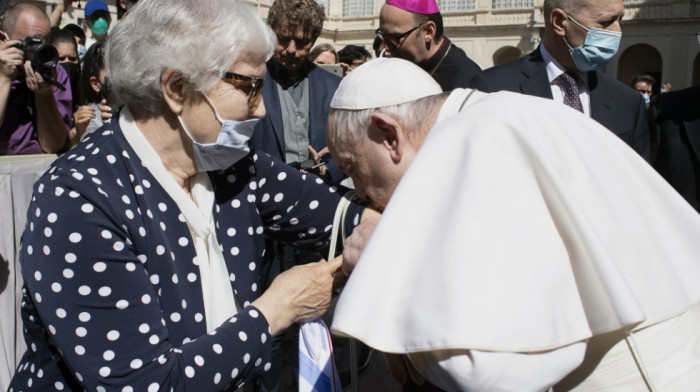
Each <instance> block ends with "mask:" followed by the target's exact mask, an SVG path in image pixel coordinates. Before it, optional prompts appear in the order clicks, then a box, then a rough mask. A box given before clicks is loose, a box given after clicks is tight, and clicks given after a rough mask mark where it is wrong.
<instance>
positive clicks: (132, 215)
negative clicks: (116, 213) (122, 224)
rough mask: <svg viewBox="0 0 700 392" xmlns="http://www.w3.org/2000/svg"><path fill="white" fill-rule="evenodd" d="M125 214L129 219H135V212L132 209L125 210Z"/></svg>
mask: <svg viewBox="0 0 700 392" xmlns="http://www.w3.org/2000/svg"><path fill="white" fill-rule="evenodd" d="M124 215H126V217H127V218H129V219H134V212H133V211H131V210H125V211H124Z"/></svg>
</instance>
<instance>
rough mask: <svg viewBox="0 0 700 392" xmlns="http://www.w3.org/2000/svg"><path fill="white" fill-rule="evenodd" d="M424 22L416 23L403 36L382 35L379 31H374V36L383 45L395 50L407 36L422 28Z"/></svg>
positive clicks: (396, 34) (393, 34) (395, 34)
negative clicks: (382, 42)
mask: <svg viewBox="0 0 700 392" xmlns="http://www.w3.org/2000/svg"><path fill="white" fill-rule="evenodd" d="M424 24H425V22H421V23H418V24H417V25H415V26H413V27H412V28H411V29H410V30H408V31H407V32H405V33H403V34H399V33H382V32H381V31H379V29H376V30H374V34H376V35H377V37H379V38H380V39H381V40H382V41H384V43H385V44H387V45H389V46H390V47H393V48H396V47H398V46H400V45H401V42H402V41H403V40H404V38H406V37H407V36H408V35H409V34H411V33H412V32H414V31H416V29H417V28H419V27H421V26H423V25H424Z"/></svg>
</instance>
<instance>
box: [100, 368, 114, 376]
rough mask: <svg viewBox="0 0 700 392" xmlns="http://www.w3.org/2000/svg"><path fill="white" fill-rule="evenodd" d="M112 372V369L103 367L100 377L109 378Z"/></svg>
mask: <svg viewBox="0 0 700 392" xmlns="http://www.w3.org/2000/svg"><path fill="white" fill-rule="evenodd" d="M111 372H112V369H110V368H109V367H107V366H103V367H101V368H100V376H102V377H107V376H109V374H110V373H111Z"/></svg>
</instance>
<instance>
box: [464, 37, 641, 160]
mask: <svg viewBox="0 0 700 392" xmlns="http://www.w3.org/2000/svg"><path fill="white" fill-rule="evenodd" d="M469 85H470V87H472V88H476V89H478V90H480V91H484V92H494V91H502V90H506V91H513V92H519V93H522V94H527V95H534V96H537V97H542V98H549V99H552V89H551V87H550V85H549V78H548V77H547V68H546V65H545V63H544V60H543V59H542V54H541V53H540V49H539V48H537V49H536V50H534V51H533V52H532V53H530V55H528V56H525V57H521V58H519V59H517V60H514V61H511V62H509V63H505V64H501V65H497V66H495V67H492V68H489V69H487V70H484V71H482V72H481V73H480V74H478V75H476V76H475V77H474V79H472V80H471V82H470V83H469ZM588 88H589V91H590V101H591V117H592V118H593V119H594V120H596V121H597V122H599V123H600V124H602V125H603V126H605V127H606V128H608V129H609V130H611V131H612V132H613V133H615V134H616V135H617V136H619V137H620V139H622V140H624V141H625V143H627V144H628V145H629V146H630V147H632V148H633V149H634V150H635V151H637V152H638V153H639V155H641V156H642V157H644V159H646V160H647V161H649V159H650V150H649V126H648V122H647V111H646V105H645V104H644V99H643V98H642V95H641V94H639V93H638V92H636V91H634V90H633V89H632V88H630V87H628V86H626V85H624V84H623V83H621V82H619V81H617V80H615V79H613V78H611V77H609V76H607V75H605V74H603V73H600V72H598V71H592V72H588Z"/></svg>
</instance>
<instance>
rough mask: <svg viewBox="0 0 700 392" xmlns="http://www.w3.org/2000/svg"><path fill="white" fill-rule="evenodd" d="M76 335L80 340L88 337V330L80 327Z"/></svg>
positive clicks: (76, 330)
mask: <svg viewBox="0 0 700 392" xmlns="http://www.w3.org/2000/svg"><path fill="white" fill-rule="evenodd" d="M75 334H76V335H77V336H78V337H80V338H84V337H85V335H87V329H85V328H83V327H78V328H76V329H75Z"/></svg>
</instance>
